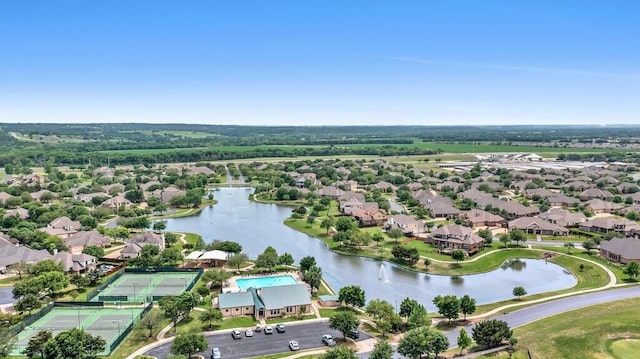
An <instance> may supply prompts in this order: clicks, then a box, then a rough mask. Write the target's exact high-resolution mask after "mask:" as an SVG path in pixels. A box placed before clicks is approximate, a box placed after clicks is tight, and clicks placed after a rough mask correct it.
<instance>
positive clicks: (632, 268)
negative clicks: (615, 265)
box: [622, 261, 640, 279]
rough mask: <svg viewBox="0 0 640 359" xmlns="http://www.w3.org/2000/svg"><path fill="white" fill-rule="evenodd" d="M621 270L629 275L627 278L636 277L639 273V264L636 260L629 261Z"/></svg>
mask: <svg viewBox="0 0 640 359" xmlns="http://www.w3.org/2000/svg"><path fill="white" fill-rule="evenodd" d="M622 271H623V273H624V274H626V275H628V276H629V279H633V278H636V277H637V276H638V275H640V264H638V262H636V261H629V263H627V265H626V266H625V267H624V269H623V270H622Z"/></svg>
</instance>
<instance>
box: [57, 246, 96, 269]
mask: <svg viewBox="0 0 640 359" xmlns="http://www.w3.org/2000/svg"><path fill="white" fill-rule="evenodd" d="M51 259H53V260H54V261H57V262H60V263H62V268H63V269H64V271H65V272H74V273H86V272H87V271H89V270H90V269H95V268H96V262H97V259H96V257H94V256H91V255H88V254H84V253H69V252H66V251H62V252H58V253H56V254H54V255H53V257H52V258H51Z"/></svg>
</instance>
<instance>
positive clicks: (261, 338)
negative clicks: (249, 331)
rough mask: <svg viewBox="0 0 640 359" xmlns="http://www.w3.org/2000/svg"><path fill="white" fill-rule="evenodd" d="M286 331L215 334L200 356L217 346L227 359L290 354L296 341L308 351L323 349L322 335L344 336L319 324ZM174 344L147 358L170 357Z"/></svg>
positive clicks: (291, 326)
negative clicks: (235, 337) (249, 335)
mask: <svg viewBox="0 0 640 359" xmlns="http://www.w3.org/2000/svg"><path fill="white" fill-rule="evenodd" d="M285 325H286V331H285V332H284V333H277V332H276V331H275V330H274V332H273V334H270V335H266V334H264V332H261V333H254V335H253V337H250V338H247V337H245V336H244V331H243V333H242V339H238V340H234V339H233V338H232V337H231V333H230V332H229V331H225V332H224V333H219V334H213V335H209V336H206V339H207V342H209V347H208V348H207V351H206V353H199V354H202V355H205V358H207V359H208V358H210V356H211V349H212V348H213V347H217V348H219V349H220V354H221V355H222V357H223V358H225V359H227V358H228V359H240V358H248V357H254V356H260V355H267V354H275V353H282V352H287V351H289V341H290V340H294V339H295V340H297V341H298V344H299V345H300V350H307V349H313V348H321V347H324V344H323V343H322V340H321V338H322V335H323V334H331V335H333V336H334V337H337V338H342V334H341V333H340V332H337V331H335V330H333V329H329V322H316V323H308V324H298V325H296V324H295V323H291V324H287V323H285ZM370 338H371V336H369V335H367V334H365V333H362V332H361V333H360V338H358V339H357V341H361V340H366V339H370ZM170 348H171V343H170V342H169V343H165V344H162V345H160V346H158V347H156V348H153V349H151V350H149V351H147V352H146V353H145V354H146V355H151V356H154V357H156V358H159V359H162V358H167V357H169V356H170V355H171V354H170V352H169V350H170Z"/></svg>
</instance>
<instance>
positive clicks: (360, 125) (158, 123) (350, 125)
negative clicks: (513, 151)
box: [0, 121, 640, 127]
mask: <svg viewBox="0 0 640 359" xmlns="http://www.w3.org/2000/svg"><path fill="white" fill-rule="evenodd" d="M3 124H34V125H37V124H47V125H121V124H126V125H198V126H238V127H640V123H631V124H628V123H627V124H625V123H608V124H601V125H598V124H589V123H576V124H571V123H559V124H510V125H503V124H469V125H460V124H455V125H429V124H405V123H403V124H394V125H378V124H348V125H320V124H318V125H287V124H275V125H269V124H262V125H253V124H227V123H197V122H46V121H40V122H27V121H24V122H10V121H2V122H0V126H2V125H3Z"/></svg>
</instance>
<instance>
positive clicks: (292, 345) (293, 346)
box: [289, 340, 300, 351]
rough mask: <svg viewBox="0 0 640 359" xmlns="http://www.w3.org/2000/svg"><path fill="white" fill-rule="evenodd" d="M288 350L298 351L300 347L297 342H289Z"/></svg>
mask: <svg viewBox="0 0 640 359" xmlns="http://www.w3.org/2000/svg"><path fill="white" fill-rule="evenodd" d="M289 349H291V350H293V351H296V350H300V346H299V345H298V342H297V341H296V340H291V341H290V342H289Z"/></svg>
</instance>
